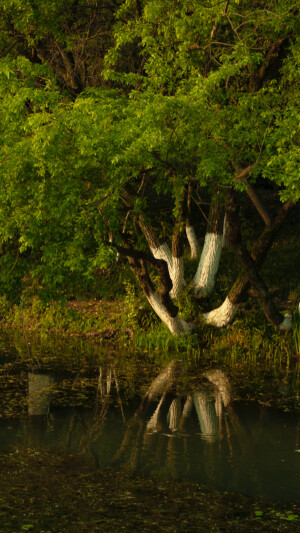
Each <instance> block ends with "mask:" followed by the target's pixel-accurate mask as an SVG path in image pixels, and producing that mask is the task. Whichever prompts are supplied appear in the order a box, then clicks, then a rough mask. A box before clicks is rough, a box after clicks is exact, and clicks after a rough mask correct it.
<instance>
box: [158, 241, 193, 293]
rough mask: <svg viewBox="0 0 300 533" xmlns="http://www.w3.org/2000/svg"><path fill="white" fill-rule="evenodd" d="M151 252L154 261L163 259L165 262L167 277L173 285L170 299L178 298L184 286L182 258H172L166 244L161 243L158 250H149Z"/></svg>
mask: <svg viewBox="0 0 300 533" xmlns="http://www.w3.org/2000/svg"><path fill="white" fill-rule="evenodd" d="M151 252H152V255H153V256H154V257H155V259H163V260H164V261H166V263H167V265H168V270H169V275H170V278H171V280H172V283H173V288H172V290H171V292H170V296H171V298H178V296H179V295H180V293H181V291H182V289H183V287H184V286H185V280H184V264H183V257H173V256H172V253H171V250H170V248H169V246H168V245H167V243H163V244H162V245H161V246H159V247H158V248H151Z"/></svg>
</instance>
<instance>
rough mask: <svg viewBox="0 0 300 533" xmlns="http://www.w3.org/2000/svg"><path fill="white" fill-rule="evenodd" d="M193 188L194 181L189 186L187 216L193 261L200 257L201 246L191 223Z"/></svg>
mask: <svg viewBox="0 0 300 533" xmlns="http://www.w3.org/2000/svg"><path fill="white" fill-rule="evenodd" d="M192 186H193V184H192V180H190V181H189V186H188V195H187V216H186V225H185V231H186V236H187V240H188V242H189V245H190V249H191V259H198V257H199V255H200V246H199V241H198V239H197V235H196V232H195V229H194V227H193V225H192V222H191V210H192V209H191V207H192V205H191V204H192Z"/></svg>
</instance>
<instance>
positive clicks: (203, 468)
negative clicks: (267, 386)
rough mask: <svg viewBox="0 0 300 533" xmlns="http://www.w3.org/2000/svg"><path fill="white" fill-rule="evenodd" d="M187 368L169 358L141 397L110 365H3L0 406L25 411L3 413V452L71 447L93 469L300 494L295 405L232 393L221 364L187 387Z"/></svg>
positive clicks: (293, 497)
mask: <svg viewBox="0 0 300 533" xmlns="http://www.w3.org/2000/svg"><path fill="white" fill-rule="evenodd" d="M182 370H183V369H182V366H181V363H180V362H178V361H175V360H174V361H171V363H169V364H168V365H167V366H165V368H163V369H162V370H161V372H158V373H157V376H156V377H155V378H154V379H153V380H152V382H150V383H148V385H147V387H146V388H145V393H144V395H143V396H142V397H141V396H140V397H139V395H137V394H136V391H134V390H132V391H131V392H130V393H128V390H125V389H126V387H125V386H124V390H123V385H122V384H124V383H125V382H126V376H125V375H124V373H123V374H122V372H120V371H119V370H116V368H115V367H114V366H110V365H109V364H106V365H104V366H100V368H99V366H98V367H97V370H96V369H94V370H93V372H92V373H91V371H90V372H89V376H87V377H85V378H83V377H82V376H81V377H78V373H77V374H76V375H74V376H72V377H70V376H69V377H68V378H66V377H62V376H61V375H60V374H57V373H55V372H54V371H52V372H49V371H45V370H44V369H43V368H41V367H39V368H34V366H31V368H30V369H29V368H27V369H25V370H24V368H23V370H22V372H21V373H20V374H17V375H14V379H15V381H14V379H13V378H12V377H11V378H9V373H8V372H7V373H6V374H5V375H1V378H3V379H2V383H3V384H4V383H5V384H6V388H7V394H6V396H2V402H4V401H6V405H4V403H3V404H2V412H3V413H4V412H9V411H7V407H8V406H9V404H10V402H11V403H14V402H15V403H16V402H17V403H20V404H23V410H21V411H20V414H19V416H9V417H7V416H2V417H1V418H0V452H1V451H7V450H8V449H9V448H10V447H11V446H14V447H18V446H25V447H29V448H30V449H35V448H38V449H41V448H44V449H51V450H54V451H56V453H59V452H65V451H67V452H69V453H74V454H80V455H81V456H82V457H83V458H84V459H85V461H86V462H87V463H88V464H89V465H90V466H91V467H92V468H101V467H103V466H108V465H113V466H122V467H124V466H126V468H128V469H129V470H130V471H133V472H138V473H142V474H144V475H147V476H151V477H155V478H161V479H168V480H169V479H174V480H184V481H197V482H199V483H201V484H205V485H208V486H210V487H213V488H216V489H220V490H223V491H224V490H225V491H234V492H238V493H242V494H245V495H249V496H263V497H266V498H268V499H270V500H273V501H282V502H291V501H293V502H299V501H300V419H299V413H297V412H292V413H285V412H283V411H280V410H279V409H275V408H271V407H266V406H264V405H261V404H258V403H255V402H248V403H247V402H242V401H234V400H233V396H232V386H231V382H230V378H229V376H228V374H226V373H225V372H224V371H223V370H221V369H220V368H216V369H213V370H212V369H209V370H206V371H203V373H202V379H201V380H199V384H198V386H197V384H196V385H194V387H193V389H192V390H184V392H183V391H182V387H180V386H179V383H180V377H181V375H182ZM121 374H122V376H121V377H120V375H121ZM5 379H6V381H5ZM9 379H11V383H12V385H11V387H10V386H9ZM16 383H18V391H14V384H16ZM66 383H67V385H68V386H66ZM7 384H8V385H7ZM66 391H67V392H66ZM80 397H82V399H83V401H82V402H81V401H80ZM87 397H88V398H89V401H88V402H86V398H87ZM87 403H88V405H89V406H88V407H86V406H85V407H83V406H84V405H86V404H87ZM82 405H83V406H82Z"/></svg>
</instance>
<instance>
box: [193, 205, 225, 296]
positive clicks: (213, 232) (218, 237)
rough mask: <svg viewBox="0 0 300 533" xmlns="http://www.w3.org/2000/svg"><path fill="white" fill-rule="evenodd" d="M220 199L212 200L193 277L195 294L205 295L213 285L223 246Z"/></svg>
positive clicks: (210, 290)
mask: <svg viewBox="0 0 300 533" xmlns="http://www.w3.org/2000/svg"><path fill="white" fill-rule="evenodd" d="M222 211H223V210H222V203H221V202H220V200H212V202H211V206H210V210H209V216H208V223H207V232H206V235H205V241H204V246H203V250H202V253H201V257H200V261H199V264H198V268H197V272H196V275H195V277H194V279H193V286H194V291H195V294H197V295H199V296H206V295H208V294H210V293H211V292H212V290H213V288H214V285H215V276H216V273H217V271H218V268H219V263H220V257H221V251H222V246H223V219H224V217H223V212H222Z"/></svg>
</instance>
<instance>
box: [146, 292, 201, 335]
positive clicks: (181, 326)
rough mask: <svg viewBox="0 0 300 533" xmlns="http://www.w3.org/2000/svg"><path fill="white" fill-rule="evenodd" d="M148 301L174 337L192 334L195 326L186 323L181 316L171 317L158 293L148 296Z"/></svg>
mask: <svg viewBox="0 0 300 533" xmlns="http://www.w3.org/2000/svg"><path fill="white" fill-rule="evenodd" d="M147 299H148V302H149V303H150V305H151V307H152V309H153V310H154V311H155V313H156V314H157V315H158V316H159V318H160V319H161V320H162V322H163V323H164V324H166V326H168V328H169V330H170V331H171V333H173V335H176V336H178V335H182V334H189V333H191V330H192V329H193V324H190V323H188V322H186V321H185V320H183V319H182V318H180V316H179V315H176V316H175V317H172V316H170V314H169V313H168V311H167V309H166V308H165V306H164V305H163V304H162V301H161V298H160V296H159V294H158V293H157V292H153V293H152V294H149V295H148V296H147Z"/></svg>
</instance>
